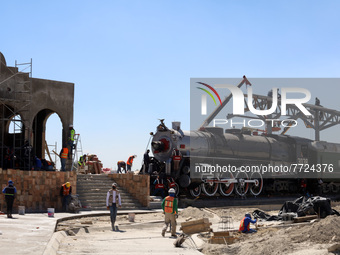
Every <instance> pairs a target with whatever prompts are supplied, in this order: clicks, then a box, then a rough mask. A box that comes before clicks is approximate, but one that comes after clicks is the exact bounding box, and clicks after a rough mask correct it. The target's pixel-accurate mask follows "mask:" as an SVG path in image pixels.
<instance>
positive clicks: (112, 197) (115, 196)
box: [106, 183, 122, 231]
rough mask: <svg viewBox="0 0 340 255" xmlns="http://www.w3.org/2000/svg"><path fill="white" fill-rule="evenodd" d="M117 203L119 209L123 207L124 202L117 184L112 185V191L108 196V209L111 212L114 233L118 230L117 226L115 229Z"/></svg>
mask: <svg viewBox="0 0 340 255" xmlns="http://www.w3.org/2000/svg"><path fill="white" fill-rule="evenodd" d="M117 203H118V207H122V200H121V197H120V193H119V191H118V189H117V184H116V183H112V189H110V190H109V191H108V192H107V195H106V207H107V209H109V210H110V219H111V227H112V231H116V230H118V227H117V226H116V227H115V223H116V217H117Z"/></svg>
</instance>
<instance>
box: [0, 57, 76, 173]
mask: <svg viewBox="0 0 340 255" xmlns="http://www.w3.org/2000/svg"><path fill="white" fill-rule="evenodd" d="M0 60H1V62H0V155H1V156H0V167H1V168H3V169H6V168H16V169H22V170H30V169H32V165H33V159H34V157H35V156H37V157H38V158H42V159H44V158H45V150H46V147H47V144H46V142H45V129H46V122H47V119H48V118H49V116H50V115H51V114H53V113H56V114H57V115H58V116H59V118H60V120H61V123H62V127H63V131H62V142H63V144H66V143H67V137H68V129H69V125H71V124H73V103H74V84H73V83H69V82H61V81H53V80H46V79H38V78H33V77H32V60H30V62H28V63H17V62H16V63H15V66H7V64H6V60H5V57H4V55H3V54H2V53H1V52H0Z"/></svg>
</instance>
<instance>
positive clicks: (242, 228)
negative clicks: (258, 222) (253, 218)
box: [238, 217, 250, 231]
mask: <svg viewBox="0 0 340 255" xmlns="http://www.w3.org/2000/svg"><path fill="white" fill-rule="evenodd" d="M245 219H246V217H244V218H243V219H242V220H241V223H240V228H239V229H238V231H244V229H245V226H244V220H245ZM249 225H250V224H248V226H247V231H249Z"/></svg>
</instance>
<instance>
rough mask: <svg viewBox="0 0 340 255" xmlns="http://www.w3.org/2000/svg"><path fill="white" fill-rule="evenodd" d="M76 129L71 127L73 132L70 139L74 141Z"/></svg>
mask: <svg viewBox="0 0 340 255" xmlns="http://www.w3.org/2000/svg"><path fill="white" fill-rule="evenodd" d="M75 132H76V131H75V130H74V129H71V132H70V140H71V141H72V142H73V141H74V133H75Z"/></svg>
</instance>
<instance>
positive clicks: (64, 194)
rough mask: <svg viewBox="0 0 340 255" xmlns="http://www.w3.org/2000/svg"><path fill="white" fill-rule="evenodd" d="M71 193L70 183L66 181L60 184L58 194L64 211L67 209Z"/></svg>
mask: <svg viewBox="0 0 340 255" xmlns="http://www.w3.org/2000/svg"><path fill="white" fill-rule="evenodd" d="M71 194H72V187H71V183H69V182H66V183H64V184H63V185H61V188H60V196H61V198H62V204H63V211H64V212H66V211H68V203H69V201H70V199H71Z"/></svg>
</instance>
